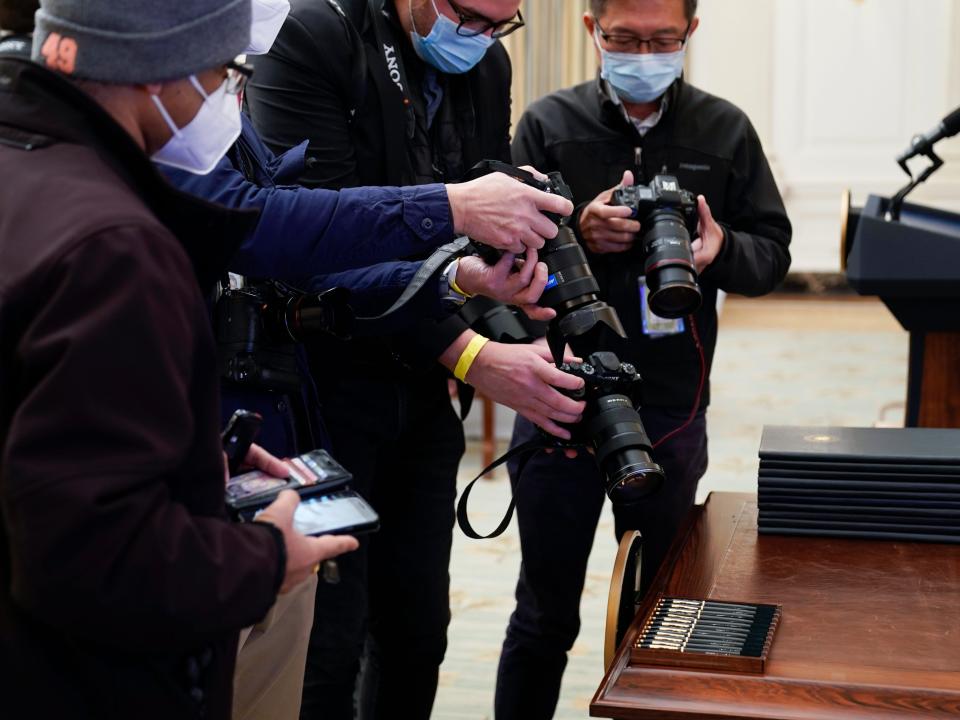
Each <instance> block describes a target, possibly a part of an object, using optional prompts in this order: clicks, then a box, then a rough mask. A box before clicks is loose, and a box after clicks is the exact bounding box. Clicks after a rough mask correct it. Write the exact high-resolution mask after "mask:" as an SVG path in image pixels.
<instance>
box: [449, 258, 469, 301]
mask: <svg viewBox="0 0 960 720" xmlns="http://www.w3.org/2000/svg"><path fill="white" fill-rule="evenodd" d="M459 269H460V260H457V270H459ZM450 289H451V290H453V291H454V292H455V293H457V295H463V296H464V297H465V298H467V299H469V298H472V297H473V295H471V294H470V293H468V292H464V291H463V290H461V289H460V286H459V285H457V271H456V270H454V271H453V272H452V273H451V274H450Z"/></svg>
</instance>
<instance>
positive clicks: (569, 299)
mask: <svg viewBox="0 0 960 720" xmlns="http://www.w3.org/2000/svg"><path fill="white" fill-rule="evenodd" d="M481 166H482V169H483V170H485V171H487V172H503V173H506V174H508V175H510V176H512V177H514V178H516V179H517V180H519V181H520V182H522V183H524V184H526V185H530V186H531V187H535V188H537V189H538V190H542V191H543V192H548V193H553V194H556V195H561V196H562V197H565V198H567V199H568V200H571V201H572V200H573V193H572V192H571V191H570V188H569V187H568V186H567V184H566V183H565V182H564V181H563V177H562V176H561V175H560V173H558V172H552V173H550V174H549V175H548V177H547V180H540V179H538V178H536V177H534V175H533V174H532V173H528V172H526V171H525V170H521V169H519V168H514V167H512V166H509V165H505V164H503V163H496V162H492V161H487V162H485V163H482V164H481ZM481 166H478V168H481ZM544 215H545V216H546V217H548V218H549V219H550V220H551V221H553V222H554V223H555V224H556V225H557V228H558V231H557V235H556V237H554V238H552V239H550V240H547V241H546V242H545V243H544V246H543V247H542V248H540V250H538V251H537V253H538V256H539V257H538V259H539V260H540V261H541V262H543V263H544V264H546V266H547V273H548V274H547V285H546V288H544V291H543V295H542V296H541V297H540V300H539V302H538V304H539V305H541V306H542V307H549V308H552V309H553V310H555V311H556V313H557V316H556V317H555V318H554V319H553V320H551V321H550V324H549V326H548V328H547V342H548V344H549V346H550V351H551V353H552V354H553V358H554V361H555V362H556V363H557V365H559V364H560V363H561V362H563V349H564V346H565V345H566V344H567V343H570V344H571V346H573V348H574V350H575V351H577V352H580V349H579V347H578V346H582V345H586V346H590V345H594V344H595V343H596V341H597V332H598V331H600V330H601V329H602V328H604V327H605V328H608V329H609V330H612V331H613V332H614V333H616V334H617V335H619V336H620V337H623V338H625V337H626V333H625V332H624V329H623V325H621V323H620V318H619V316H618V315H617V311H616V310H614V309H613V308H612V307H610V306H609V305H607V303H605V302H604V301H602V300H601V299H600V297H599V293H600V285H599V284H598V283H597V279H596V278H595V277H594V276H593V272H592V271H591V270H590V265H589V263H588V262H587V256H586V255H585V254H584V252H583V248H582V247H581V246H580V243H578V242H577V238H576V236H575V235H574V234H573V230H571V229H570V226H569V223H570V218H569V217H560V216H559V215H556V214H554V213H544ZM478 251H479V252H480V255H481V256H482V257H483V258H484V260H486V261H487V262H488V263H490V264H494V263H496V261H497V260H498V259H499V257H500V252H499V251H497V250H493V249H492V248H486V247H483V246H479V247H478Z"/></svg>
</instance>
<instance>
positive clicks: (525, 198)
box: [447, 173, 573, 254]
mask: <svg viewBox="0 0 960 720" xmlns="http://www.w3.org/2000/svg"><path fill="white" fill-rule="evenodd" d="M447 196H448V198H449V201H450V211H451V214H452V215H453V227H454V230H455V231H456V232H457V233H458V234H461V235H468V236H469V237H470V238H472V239H474V240H477V241H478V242H481V243H483V244H484V245H489V246H490V247H494V248H497V249H499V250H504V251H506V252H512V253H516V254H520V253H523V252H524V251H525V250H526V248H528V247H529V248H541V247H543V244H544V241H545V240H549V239H551V238H554V237H556V236H557V232H558V230H557V226H556V225H555V224H554V223H553V222H551V221H550V219H549V218H547V217H546V216H545V215H544V214H543V213H545V212H550V213H557V214H559V215H563V216H565V215H569V214H570V213H572V212H573V204H572V203H571V202H570V201H569V200H567V199H566V198H564V197H561V196H559V195H553V194H551V193H545V192H542V191H540V190H537V189H535V188H533V187H530V186H529V185H524V184H523V183H522V182H520V181H518V180H515V179H514V178H512V177H509V176H507V175H504V174H503V173H490V174H489V175H484V176H483V177H480V178H477V179H476V180H471V181H470V182H466V183H457V184H455V185H447Z"/></svg>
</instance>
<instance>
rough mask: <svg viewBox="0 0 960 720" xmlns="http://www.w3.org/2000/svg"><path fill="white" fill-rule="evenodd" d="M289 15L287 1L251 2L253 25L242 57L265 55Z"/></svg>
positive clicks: (262, 0)
mask: <svg viewBox="0 0 960 720" xmlns="http://www.w3.org/2000/svg"><path fill="white" fill-rule="evenodd" d="M289 14H290V3H289V0H253V25H252V26H251V28H250V44H249V45H248V46H247V49H246V50H244V51H243V54H244V55H265V54H266V53H268V52H270V48H271V47H273V41H274V40H276V39H277V35H279V34H280V28H282V27H283V21H284V20H286V19H287V15H289Z"/></svg>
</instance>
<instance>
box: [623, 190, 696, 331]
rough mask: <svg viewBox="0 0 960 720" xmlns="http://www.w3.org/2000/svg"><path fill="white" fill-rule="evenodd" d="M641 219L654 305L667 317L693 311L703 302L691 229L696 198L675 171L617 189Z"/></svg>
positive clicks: (654, 310)
mask: <svg viewBox="0 0 960 720" xmlns="http://www.w3.org/2000/svg"><path fill="white" fill-rule="evenodd" d="M611 204H612V205H623V206H626V207H629V208H630V209H631V210H632V211H633V217H634V218H635V219H637V220H639V221H640V232H639V234H638V238H639V239H640V247H641V249H642V252H643V257H644V275H645V276H646V278H647V287H648V289H649V292H650V309H651V310H653V312H655V313H656V314H657V315H659V316H660V317H664V318H679V317H683V316H684V315H689V314H691V313H693V312H695V311H696V310H697V308H699V307H700V303H701V302H702V300H703V294H702V293H701V292H700V286H699V285H698V284H697V268H696V266H695V265H694V262H693V249H692V248H691V245H690V237H691V235H694V234H696V232H697V221H698V219H699V218H698V212H697V198H696V196H694V194H693V193H691V192H689V191H687V190H683V189H681V188H680V183H679V182H678V181H677V179H676V178H675V177H673V176H672V175H657V176H656V177H654V178H653V180H652V181H651V182H650V184H649V185H628V186H625V187H621V188H618V189H617V190H615V191H614V193H613V198H612V200H611Z"/></svg>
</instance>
